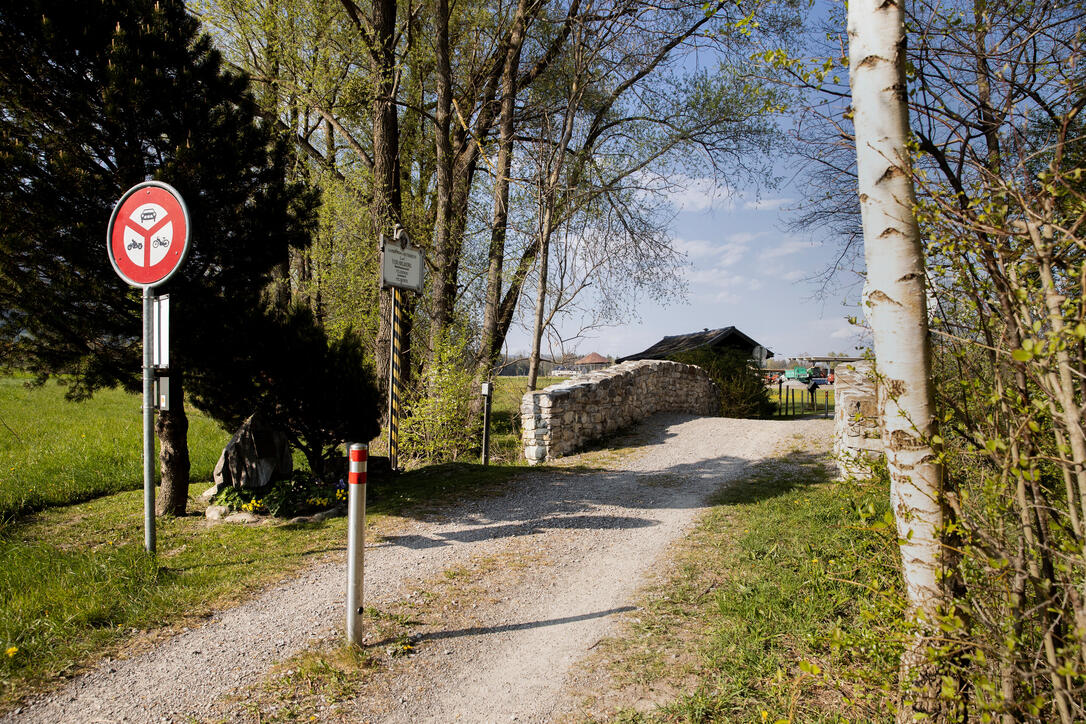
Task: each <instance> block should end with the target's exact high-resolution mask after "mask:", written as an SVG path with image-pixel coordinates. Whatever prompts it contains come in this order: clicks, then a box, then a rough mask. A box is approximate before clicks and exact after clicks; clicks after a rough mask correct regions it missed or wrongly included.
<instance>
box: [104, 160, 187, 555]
mask: <svg viewBox="0 0 1086 724" xmlns="http://www.w3.org/2000/svg"><path fill="white" fill-rule="evenodd" d="M189 232H190V223H189V212H188V208H187V207H186V206H185V201H184V199H182V198H181V194H179V193H178V192H177V190H176V189H175V188H173V187H172V186H170V185H169V184H164V183H162V182H160V181H145V182H143V183H141V184H136V185H135V186H133V187H132V188H130V189H128V191H126V192H125V193H124V195H123V196H121V199H120V201H118V202H117V205H116V206H115V207H114V208H113V215H112V216H110V218H109V226H108V227H107V229H106V255H107V256H108V257H109V263H110V264H111V265H112V266H113V270H114V271H116V272H117V275H118V276H119V277H120V278H121V279H123V280H124V281H125V282H127V283H128V284H130V285H132V286H134V287H140V288H142V289H143V519H144V547H145V548H146V549H147V551H148V552H149V553H154V552H155V479H154V449H153V448H154V434H155V433H154V408H155V395H154V385H155V371H154V368H155V361H156V358H157V359H158V361H160V362H162V361H165V362H166V364H168V360H169V352H168V351H166V350H164V349H160V350H158V351H157V354H156V350H155V346H154V337H155V334H154V321H155V319H154V318H155V314H154V311H153V302H154V293H153V292H152V291H151V290H152V289H154V288H155V287H157V286H158V285H160V284H163V283H165V282H166V281H167V280H169V278H170V277H172V276H173V275H174V274H175V273H176V272H177V270H178V269H179V268H180V267H181V263H182V262H183V261H184V260H185V256H186V255H187V254H188V250H189V240H190V234H189ZM167 314H168V312H167ZM160 321H161V320H160ZM167 324H168V322H167Z"/></svg>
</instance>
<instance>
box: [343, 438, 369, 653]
mask: <svg viewBox="0 0 1086 724" xmlns="http://www.w3.org/2000/svg"><path fill="white" fill-rule="evenodd" d="M368 453H369V449H368V448H367V446H366V445H364V444H362V443H355V444H353V445H351V446H350V449H349V453H348V462H347V465H348V468H347V642H348V643H352V644H355V645H356V646H361V645H362V582H363V577H364V571H365V550H366V461H367V457H368Z"/></svg>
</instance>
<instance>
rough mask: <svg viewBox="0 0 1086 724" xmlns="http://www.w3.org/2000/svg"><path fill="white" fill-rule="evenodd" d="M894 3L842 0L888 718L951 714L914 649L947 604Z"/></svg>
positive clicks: (901, 36) (921, 653)
mask: <svg viewBox="0 0 1086 724" xmlns="http://www.w3.org/2000/svg"><path fill="white" fill-rule="evenodd" d="M904 19H905V15H904V8H903V7H902V0H852V2H850V3H849V5H848V36H849V72H850V82H851V85H852V105H853V111H854V117H853V124H854V126H855V132H856V157H857V175H858V184H859V196H860V204H861V218H862V221H863V231H864V255H865V259H866V263H867V282H866V285H865V289H864V306H865V311H866V316H867V318H868V321H869V322H870V324H871V330H872V335H873V337H874V346H875V359H876V365H877V370H878V374H879V378H880V379H879V390H880V394H879V406H880V415H879V417H880V425H881V427H882V436H883V442H884V445H885V449H886V462H887V467H888V468H889V471H890V480H891V490H890V496H891V503H892V505H893V509H894V515H895V517H896V520H897V530H898V537H899V540H900V547H901V563H902V573H903V575H904V578H905V584H906V588H907V595H908V601H909V606H910V609H911V613H912V615H913V616H914V617H915V618H916V619H917V621H918V622H920V628H919V633H918V635H917V638H916V639H915V640H914V641H913V642H912V644H911V645H910V646H908V647H907V650H906V652H905V654H904V655H903V657H902V662H901V667H902V686H903V696H902V701H903V703H902V706H901V707H900V708H899V712H898V721H902V722H904V721H909V722H911V721H914V719H915V718H916V717H917V716H921V715H923V716H926V717H928V718H930V720H931V721H937V722H938V721H950V720H952V719H953V718H955V713H954V711H953V705H954V702H947V701H945V700H943V699H942V698H941V697H940V691H941V685H942V680H941V677H940V674H941V673H942V672H941V667H939V666H938V665H934V666H933V665H932V664H931V663H930V662H929V660H928V657H927V656H926V653H927V648H928V635H929V634H931V633H932V632H933V631H936V630H938V629H937V622H936V619H937V617H938V616H939V615H940V614H941V613H943V612H945V611H946V609H947V606H948V605H949V603H950V596H949V591H948V576H946V575H944V574H945V572H946V563H947V561H946V559H945V556H944V548H943V546H942V540H941V536H942V535H943V533H944V517H945V516H944V503H945V500H944V494H943V471H942V467H941V465H940V464H939V462H938V459H937V457H936V452H935V450H934V449H933V448H932V439H933V437H934V436H935V432H936V428H935V416H934V409H933V408H934V388H933V385H932V382H931V343H930V340H929V337H928V316H927V305H926V299H925V291H924V256H923V248H922V246H921V242H920V230H919V227H918V225H917V221H916V216H915V214H914V211H913V208H914V206H915V203H916V200H915V193H914V191H913V184H912V175H911V174H912V171H911V166H910V162H909V158H908V151H907V150H906V140H907V137H908V130H909V126H908V107H907V105H906V97H905V88H906V85H905V24H904Z"/></svg>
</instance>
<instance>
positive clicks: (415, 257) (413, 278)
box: [381, 224, 426, 470]
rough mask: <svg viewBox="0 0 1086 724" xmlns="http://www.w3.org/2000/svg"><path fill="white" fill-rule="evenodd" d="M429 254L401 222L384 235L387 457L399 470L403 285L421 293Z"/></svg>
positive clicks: (382, 275)
mask: <svg viewBox="0 0 1086 724" xmlns="http://www.w3.org/2000/svg"><path fill="white" fill-rule="evenodd" d="M425 269H426V258H425V256H423V253H422V250H421V249H419V248H418V247H415V246H412V245H411V240H410V239H408V237H407V231H406V230H404V228H403V227H402V226H400V225H399V224H397V225H396V228H395V230H394V231H393V232H392V240H391V241H388V240H386V239H385V235H384V234H382V235H381V288H382V289H390V288H391V290H392V305H391V307H392V309H391V317H392V318H391V320H390V322H391V325H390V326H391V328H392V329H391V339H390V340H389V343H390V344H389V346H390V348H391V349H390V352H391V354H390V355H389V364H388V366H389V371H388V375H389V385H388V461H389V466H390V467H391V468H392V469H393V470H396V469H398V467H399V460H398V447H399V424H400V357H401V350H400V345H401V342H402V338H401V334H402V327H403V302H402V299H401V294H402V291H401V290H404V289H410V290H412V291H414V292H418V293H421V292H422V285H423V282H424V281H425Z"/></svg>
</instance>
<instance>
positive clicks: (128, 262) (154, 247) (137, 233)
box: [106, 181, 189, 287]
mask: <svg viewBox="0 0 1086 724" xmlns="http://www.w3.org/2000/svg"><path fill="white" fill-rule="evenodd" d="M188 250H189V211H188V208H186V207H185V201H184V200H183V199H182V198H181V194H179V193H177V189H175V188H173V187H172V186H170V185H169V184H164V183H162V182H161V181H145V182H143V183H141V184H136V185H135V186H133V187H132V188H130V189H128V191H126V192H125V193H124V196H122V197H121V200H120V201H118V202H117V205H116V206H115V207H114V208H113V215H112V216H111V217H110V218H109V229H108V230H107V231H106V253H107V254H108V256H109V262H110V264H112V265H113V269H114V271H116V272H117V274H118V275H119V276H120V277H121V279H124V280H125V281H126V282H128V283H129V284H131V285H132V286H135V287H154V286H158V285H159V284H162V283H163V282H165V281H166V280H167V279H169V278H170V277H171V276H173V274H174V272H176V271H177V270H178V268H179V267H180V266H181V262H183V261H184V260H185V255H186V254H187V253H188Z"/></svg>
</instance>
